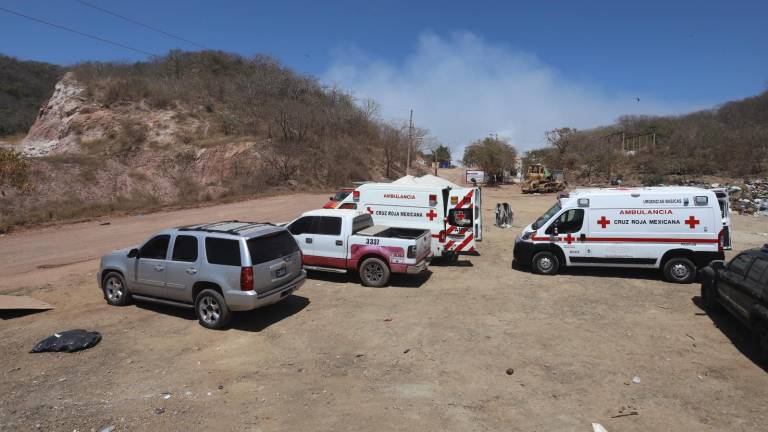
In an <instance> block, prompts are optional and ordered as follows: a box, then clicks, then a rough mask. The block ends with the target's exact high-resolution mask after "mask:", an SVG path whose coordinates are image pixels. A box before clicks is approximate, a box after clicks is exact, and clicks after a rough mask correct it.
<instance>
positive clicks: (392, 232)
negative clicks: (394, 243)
mask: <svg viewBox="0 0 768 432" xmlns="http://www.w3.org/2000/svg"><path fill="white" fill-rule="evenodd" d="M424 233H429V230H424V229H413V228H395V227H389V226H386V225H374V226H372V227H368V228H366V229H363V230H360V231H358V232H356V233H355V235H361V236H369V237H381V238H399V239H408V240H413V239H417V238H419V237H421V236H422V235H424Z"/></svg>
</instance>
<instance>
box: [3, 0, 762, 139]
mask: <svg viewBox="0 0 768 432" xmlns="http://www.w3.org/2000/svg"><path fill="white" fill-rule="evenodd" d="M88 2H89V3H92V4H95V5H97V6H100V7H103V8H105V9H109V10H110V11H113V12H116V13H118V14H121V15H124V16H126V17H129V18H132V19H135V20H138V21H140V22H142V23H145V24H148V25H150V26H153V27H157V28H160V29H162V30H164V31H166V32H169V33H172V34H175V35H178V36H181V37H183V38H185V39H188V40H190V41H193V42H194V43H195V44H191V43H188V42H184V41H180V40H177V39H173V38H171V37H168V36H165V35H162V34H158V33H155V32H152V31H150V30H148V29H146V28H144V27H141V26H137V25H135V24H131V23H128V22H125V21H123V20H120V19H119V18H116V17H113V16H110V15H107V14H105V13H103V12H100V11H97V10H94V9H92V8H89V7H87V6H85V5H83V4H81V3H79V2H77V1H76V0H37V1H31V0H26V1H22V0H0V8H6V9H11V10H13V11H16V12H19V13H22V14H25V15H28V16H31V17H34V18H38V19H42V20H46V21H50V22H52V23H55V24H59V25H63V26H66V27H70V28H72V29H75V30H79V31H82V32H86V33H90V34H93V35H97V36H100V37H102V38H106V39H110V40H113V41H115V42H118V43H121V44H123V45H127V46H130V47H132V48H136V49H138V50H140V51H146V52H149V53H156V54H164V53H166V52H167V51H168V50H169V49H172V48H183V49H199V46H198V45H201V46H205V47H209V48H213V49H221V50H225V51H232V52H237V53H241V54H243V55H252V54H255V53H266V54H271V55H273V56H275V57H277V58H279V59H280V60H281V61H282V62H283V63H285V64H286V65H288V66H290V67H292V68H294V69H296V70H298V71H300V72H304V73H309V74H313V75H315V76H318V77H319V78H320V79H321V80H322V81H323V82H325V83H328V84H337V85H339V86H341V87H343V88H345V89H348V90H350V91H351V92H353V93H354V94H355V95H356V96H357V97H359V98H361V99H362V98H367V97H372V98H374V99H377V100H378V101H379V102H380V103H381V106H382V116H383V118H384V119H385V120H389V121H402V120H403V119H406V118H407V117H408V110H409V109H413V110H414V118H415V121H416V123H417V124H418V125H420V126H423V127H426V128H429V129H430V130H432V131H433V133H434V134H435V135H436V136H437V137H438V138H440V139H441V140H443V141H444V142H447V143H449V144H451V145H452V146H453V147H454V148H456V149H457V150H458V149H460V148H461V147H463V146H464V145H465V144H466V143H467V142H468V141H470V140H472V139H474V138H479V137H482V136H486V135H488V134H489V133H498V134H499V135H501V136H505V137H508V138H510V139H511V140H512V141H513V143H514V144H515V145H516V146H518V147H519V148H521V149H528V148H532V147H536V146H540V145H542V144H543V133H544V131H545V130H547V129H551V128H554V127H560V126H575V127H579V128H586V127H591V126H596V125H600V124H605V123H608V122H611V121H613V120H614V119H616V118H617V117H618V116H620V115H622V114H630V113H644V114H666V113H681V112H685V111H687V110H692V109H699V108H705V107H711V106H715V105H716V104H719V103H722V102H725V101H727V100H731V99H737V98H743V97H746V96H749V95H753V94H756V93H758V92H760V91H763V90H765V88H766V84H767V83H768V55H766V54H765V52H766V46H767V45H768V44H767V42H768V25H767V24H766V17H767V16H768V2H766V1H728V2H725V1H672V0H667V1H650V0H648V1H643V2H636V1H635V2H631V3H630V2H624V1H620V0H613V1H586V0H584V1H555V0H550V1H546V2H541V1H540V2H509V1H499V2H488V1H475V2H466V1H462V2H458V1H455V2H454V1H445V0H443V1H418V2H415V1H409V2H405V1H386V2H384V1H381V2H374V1H369V2H364V1H359V0H358V1H323V2H320V1H316V0H315V1H287V0H285V1H280V2H275V1H273V2H262V1H242V2H239V1H217V2H211V1H202V0H197V1H190V0H187V1H151V2H150V1H144V0H140V1H138V0H137V1H131V2H117V1H104V0H88ZM0 53H4V54H8V55H13V56H16V57H19V58H22V59H32V60H41V61H48V62H54V63H58V64H71V63H75V62H79V61H83V60H125V61H135V60H142V59H146V58H147V55H146V54H142V53H138V52H135V51H131V50H128V49H125V48H120V47H117V46H113V45H109V44H107V43H104V42H99V41H96V40H92V39H88V38H86V37H83V36H80V35H76V34H71V33H67V32H65V31H62V30H59V29H54V28H51V27H49V26H46V25H44V24H41V23H37V22H32V21H29V20H26V19H24V18H21V17H18V16H15V15H12V14H9V13H8V12H5V11H2V10H0ZM637 98H639V99H640V100H639V101H638V100H637Z"/></svg>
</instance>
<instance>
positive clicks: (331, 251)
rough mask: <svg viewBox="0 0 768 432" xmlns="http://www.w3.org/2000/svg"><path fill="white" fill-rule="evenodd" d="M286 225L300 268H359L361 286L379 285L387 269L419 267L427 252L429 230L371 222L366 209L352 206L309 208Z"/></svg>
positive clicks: (384, 281)
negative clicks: (359, 209) (349, 207)
mask: <svg viewBox="0 0 768 432" xmlns="http://www.w3.org/2000/svg"><path fill="white" fill-rule="evenodd" d="M287 228H288V231H290V232H291V234H293V237H294V238H295V239H296V242H297V243H298V244H299V247H300V248H301V253H302V262H303V263H304V268H305V269H307V270H319V271H329V272H335V273H346V272H348V271H350V270H351V271H358V272H359V274H360V279H361V280H362V282H363V285H365V286H373V287H381V286H384V285H386V284H387V282H389V277H390V274H391V273H408V274H417V273H421V272H422V271H424V270H425V269H426V268H427V263H428V261H429V259H430V258H431V256H432V252H431V242H432V236H431V234H430V232H429V230H426V229H409V228H395V227H388V226H383V225H374V224H373V218H372V217H371V215H370V214H368V213H364V212H360V211H357V210H337V209H322V210H313V211H309V212H306V213H304V214H302V215H301V217H299V218H298V219H296V220H295V221H293V222H291V223H290V224H288V226H287Z"/></svg>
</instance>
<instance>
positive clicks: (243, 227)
mask: <svg viewBox="0 0 768 432" xmlns="http://www.w3.org/2000/svg"><path fill="white" fill-rule="evenodd" d="M236 223H241V224H243V225H241V226H238V227H236V228H230V229H216V227H218V226H222V225H227V224H236ZM260 226H275V224H273V223H271V222H244V221H239V220H229V221H221V222H214V223H208V224H203V225H188V226H183V227H179V228H178V230H179V231H205V232H211V233H224V234H233V235H237V234H240V232H242V231H245V230H247V229H250V228H256V227H260Z"/></svg>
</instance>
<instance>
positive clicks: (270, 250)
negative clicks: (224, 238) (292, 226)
mask: <svg viewBox="0 0 768 432" xmlns="http://www.w3.org/2000/svg"><path fill="white" fill-rule="evenodd" d="M246 243H248V252H249V253H250V254H251V263H252V264H253V265H257V264H263V263H265V262H269V261H272V260H276V259H278V258H281V257H284V256H286V255H290V254H292V253H294V252H296V251H298V250H299V246H298V245H297V244H296V240H294V239H293V236H291V234H290V233H289V232H288V231H280V232H278V233H275V234H268V235H265V236H261V237H254V238H252V239H249V240H248V241H247V242H246Z"/></svg>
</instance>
